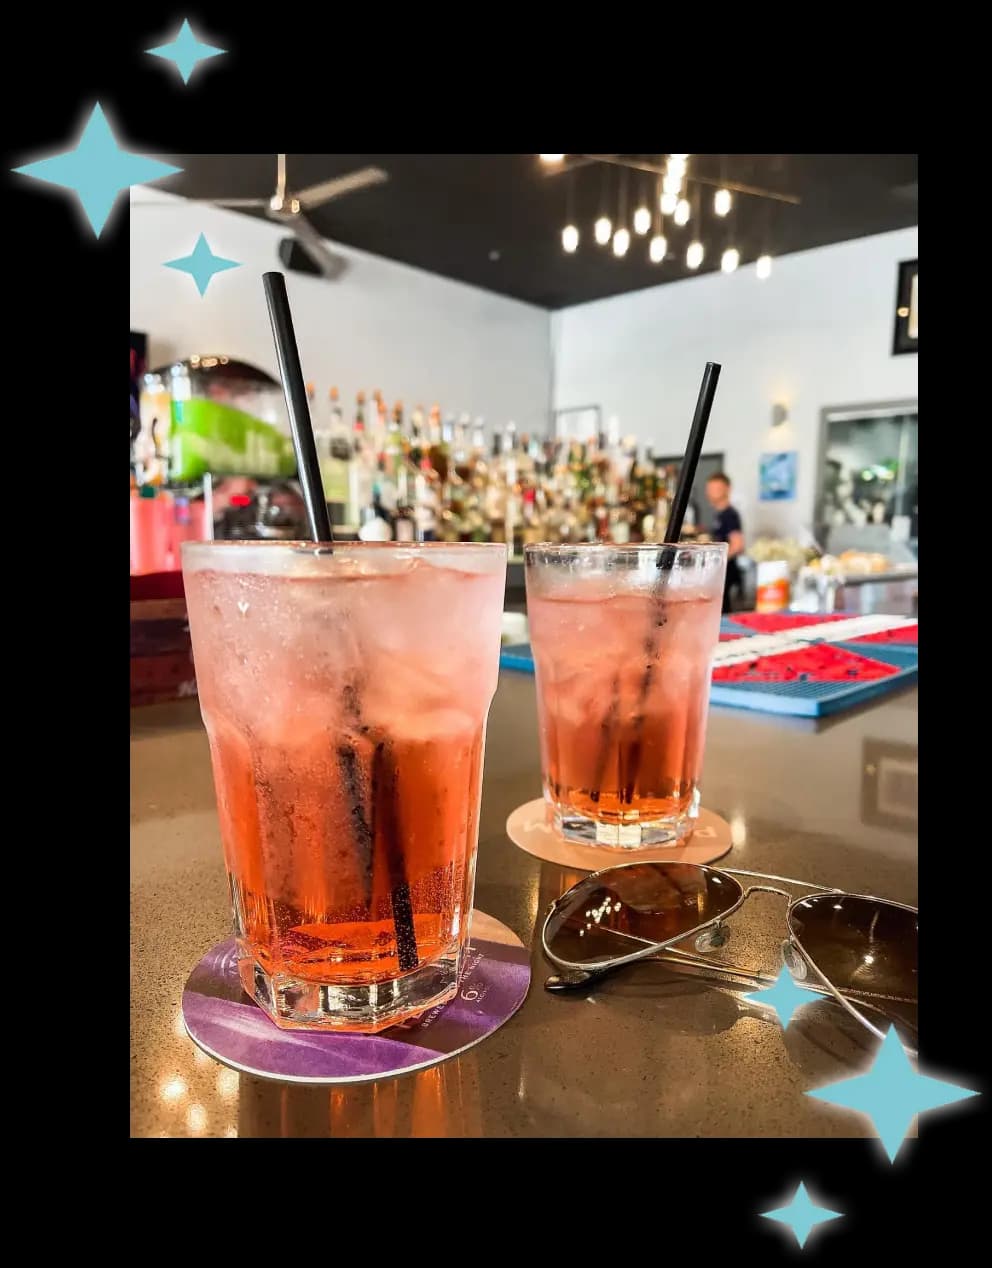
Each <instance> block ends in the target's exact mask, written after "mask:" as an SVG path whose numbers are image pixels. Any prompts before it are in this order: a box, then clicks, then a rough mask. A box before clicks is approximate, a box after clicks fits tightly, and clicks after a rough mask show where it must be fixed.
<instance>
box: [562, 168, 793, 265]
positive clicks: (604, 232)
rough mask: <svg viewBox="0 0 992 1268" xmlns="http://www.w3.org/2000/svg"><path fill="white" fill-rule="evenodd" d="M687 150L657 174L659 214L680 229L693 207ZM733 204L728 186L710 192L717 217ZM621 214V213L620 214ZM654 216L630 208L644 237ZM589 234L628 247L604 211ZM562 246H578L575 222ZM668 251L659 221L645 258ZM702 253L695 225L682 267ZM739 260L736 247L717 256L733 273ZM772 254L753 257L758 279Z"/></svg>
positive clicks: (622, 230) (658, 259)
mask: <svg viewBox="0 0 992 1268" xmlns="http://www.w3.org/2000/svg"><path fill="white" fill-rule="evenodd" d="M538 157H539V158H540V160H541V162H542V163H545V164H547V165H548V166H554V165H556V164H558V163H562V162H563V161H564V159H565V157H566V156H565V155H564V154H541V155H539V156H538ZM689 158H690V156H689V155H688V154H669V155H668V156H667V158H666V161H665V166H664V171H663V173H662V178H661V189H660V195H659V199H658V210H659V211H660V213H661V215H662V217H664V216H669V217H671V219H672V221H673V222H674V223H675V224H676V225H677V226H678V227H679V228H680V229H681V228H684V227H685V226H686V225H687V224H688V223H689V221H690V220H691V219H692V216H693V210H692V206H691V205H690V203H689V200H688V198H687V197H686V182H687V179H688V169H689ZM733 205H734V198H733V194H732V193H731V192H730V190H729V189H727V188H724V187H721V188H719V189H717V191H716V193H715V194H714V195H713V212H714V214H715V215H717V216H720V217H726V216H728V215H729V214H730V211H731V209H732V208H733ZM696 215H697V220H698V218H699V205H698V202H697V206H696ZM621 218H623V216H621ZM653 219H654V216H653V215H652V212H651V208H650V207H648V206H647V205H646V204H645V203H643V202H641V203H640V204H639V205H638V206H637V208H636V209H635V211H634V215H633V218H632V221H631V224H632V228H633V231H634V233H636V234H637V235H638V236H639V237H645V236H646V235H647V234H648V233H650V232H651V225H652V221H653ZM593 237H594V238H595V240H596V242H597V244H598V245H599V246H601V247H605V246H608V245H609V244H610V243H612V245H613V254H614V255H615V256H617V257H618V258H622V257H623V256H625V255H626V254H627V252H628V251H629V250H630V243H631V233H630V229H628V228H627V226H626V225H625V224H619V225H617V226H614V224H613V221H612V220H611V219H610V217H609V216H607V215H605V214H604V215H601V216H599V218H598V219H597V220H596V222H595V224H594V225H593ZM561 245H562V249H563V250H564V251H565V252H566V253H567V254H568V255H574V253H575V252H576V251H577V250H578V246H579V229H578V226H577V225H575V224H573V223H569V224H567V225H566V226H565V227H564V229H562V231H561ZM667 255H668V240H667V238H666V237H665V235H664V233H662V231H661V222H660V221H659V222H658V223H657V224H656V226H655V232H654V234H653V235H652V236H651V238H650V240H649V242H648V258H649V259H650V261H651V263H652V264H661V263H662V262H663V261H664V260H665V259H666V257H667ZM705 256H706V249H705V247H704V246H703V243H702V242H701V241H700V238H699V227H698V225H697V227H696V232H695V233H694V234H693V240H692V241H691V242H690V243H689V245H688V246H687V247H686V252H685V264H686V268H688V269H691V270H693V271H695V270H696V269H698V268H699V267H700V265H701V264H702V263H703V260H704V259H705ZM740 262H741V253H740V251H739V250H738V249H737V247H734V246H731V247H727V248H726V249H725V250H724V251H723V252H722V254H721V256H720V269H721V271H722V272H724V273H734V272H736V271H737V268H738V267H739V265H740ZM771 272H772V257H771V256H770V255H768V254H763V255H760V256H759V257H758V259H757V260H756V261H755V274H756V276H757V277H758V278H759V279H760V280H761V281H765V280H766V279H767V278H769V277H771Z"/></svg>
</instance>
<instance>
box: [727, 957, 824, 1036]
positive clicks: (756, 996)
mask: <svg viewBox="0 0 992 1268" xmlns="http://www.w3.org/2000/svg"><path fill="white" fill-rule="evenodd" d="M744 998H745V999H747V1000H750V1001H751V1002H752V1003H754V1004H762V1005H767V1006H768V1007H769V1008H771V1009H774V1011H775V1012H776V1013H777V1014H778V1019H779V1021H780V1022H781V1023H782V1025H783V1027H784V1026H788V1024H789V1022H790V1021H792V1014H793V1013H794V1012H795V1011H796V1009H797V1008H802V1006H803V1004H812V1003H813V1001H814V1000H815V999H816V998H817V996H815V995H811V994H810V993H809V991H803V990H800V988H799V987H798V986H797V985H796V983H795V981H794V979H793V977H792V974H791V973H790V972H789V970H788V969H786V968H783V969H782V972H781V973H780V974H779V975H778V981H777V982H776V983H775V985H774V986H771V987H765V988H763V989H762V990H760V991H749V992H748V994H747V995H745V996H744Z"/></svg>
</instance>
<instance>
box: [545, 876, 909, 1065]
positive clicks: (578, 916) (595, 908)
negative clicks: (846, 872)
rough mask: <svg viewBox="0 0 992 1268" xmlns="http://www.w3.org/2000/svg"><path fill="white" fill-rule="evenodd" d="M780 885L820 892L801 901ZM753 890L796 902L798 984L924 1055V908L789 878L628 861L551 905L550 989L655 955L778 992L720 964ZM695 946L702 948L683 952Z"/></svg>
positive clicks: (790, 916) (791, 940) (788, 925)
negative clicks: (920, 1045) (920, 977)
mask: <svg viewBox="0 0 992 1268" xmlns="http://www.w3.org/2000/svg"><path fill="white" fill-rule="evenodd" d="M738 878H743V881H742V880H741V879H738ZM774 881H778V882H780V884H785V885H794V886H797V887H800V888H802V889H805V890H809V891H813V892H810V893H807V894H805V895H804V896H803V897H800V898H796V897H795V896H794V895H793V894H791V893H789V892H788V891H787V890H785V889H781V888H780V887H779V886H778V885H775V884H772V883H770V882H774ZM753 893H770V894H778V895H780V896H781V897H783V898H786V899H787V900H788V903H789V905H788V908H787V910H786V914H785V932H786V935H787V936H786V938H785V939H784V940H783V942H782V959H783V962H784V964H785V966H786V967H787V968H788V969H789V972H790V973H791V974H792V977H793V979H794V980H795V981H796V983H797V985H798V986H801V987H804V988H805V989H807V990H810V991H813V992H817V993H819V994H820V995H822V996H826V997H828V998H832V999H833V1000H834V1001H835V1002H836V1003H838V1004H839V1005H840V1006H841V1007H842V1008H844V1009H845V1010H846V1011H847V1012H848V1013H849V1014H850V1015H851V1016H852V1017H853V1018H854V1019H855V1020H856V1021H857V1022H859V1023H860V1024H861V1025H862V1026H864V1027H866V1028H867V1029H868V1030H869V1031H871V1033H872V1034H873V1035H876V1036H877V1037H878V1038H880V1039H881V1038H883V1037H884V1033H885V1032H884V1031H883V1030H880V1029H879V1028H878V1027H877V1026H875V1025H874V1024H873V1023H872V1022H871V1021H870V1020H869V1018H868V1017H866V1016H865V1013H866V1012H870V1013H873V1014H875V1015H877V1016H879V1017H880V1018H883V1019H888V1020H889V1021H890V1022H893V1023H895V1024H896V1025H897V1026H898V1027H899V1028H900V1029H903V1030H904V1031H908V1032H909V1034H910V1035H911V1037H912V1041H913V1047H914V1049H915V1046H916V1034H917V931H918V925H917V920H918V912H917V909H916V908H915V907H907V906H905V905H904V904H903V903H896V902H891V901H889V900H888V899H884V898H873V897H871V896H870V895H866V894H849V893H846V892H845V891H844V890H840V889H829V888H827V887H826V886H823V885H813V884H810V883H809V882H807V881H797V880H791V879H790V878H789V877H785V876H769V875H765V874H763V873H761V872H745V871H740V870H737V869H731V868H727V869H723V868H714V867H704V866H703V865H702V864H697V863H624V864H620V865H618V866H616V867H607V868H604V869H603V870H602V871H599V872H593V873H592V874H591V875H590V876H587V877H585V878H584V879H583V880H581V881H579V882H578V883H577V884H576V885H573V886H572V887H571V889H569V890H566V892H565V893H564V894H562V895H561V897H560V898H557V899H555V901H554V902H553V903H552V904H551V906H550V908H549V909H548V914H547V916H546V918H545V921H544V927H543V929H542V931H541V944H542V946H543V949H544V953H545V955H546V956H547V957H548V959H549V960H550V961H551V963H552V964H553V965H555V967H556V968H557V969H558V970H559V972H558V973H557V974H555V975H554V976H552V977H549V978H548V980H547V982H546V983H545V986H546V988H547V989H548V990H549V991H555V992H560V991H568V990H575V989H579V988H588V987H590V986H592V985H594V984H595V982H596V981H597V979H599V978H601V977H603V976H605V975H606V974H608V973H613V972H614V971H616V970H617V969H619V968H622V967H623V966H624V965H627V964H633V963H636V962H637V961H638V960H647V959H658V960H663V961H664V962H665V963H668V964H670V965H672V966H673V967H679V966H681V967H683V968H684V969H685V970H686V971H688V972H690V973H695V974H699V973H700V972H701V973H702V975H703V976H709V975H711V974H712V975H714V976H719V977H729V978H732V979H734V978H736V979H740V980H742V981H744V982H748V983H757V984H759V985H767V986H772V985H774V983H775V981H776V978H775V977H771V976H769V975H767V974H765V973H757V972H754V971H753V970H751V969H748V968H744V967H741V966H738V965H733V964H727V963H725V962H724V961H723V960H716V959H714V958H713V957H712V952H714V951H716V950H718V949H719V948H721V947H723V946H725V945H726V943H727V941H728V940H729V937H730V929H729V928H728V927H727V926H726V925H725V924H724V921H725V920H726V918H727V917H728V916H730V915H732V914H733V913H734V912H735V911H737V910H738V908H739V907H741V906H742V904H743V903H744V902H745V901H746V900H747V898H748V897H749V896H750V895H751V894H753ZM689 940H691V942H689ZM687 942H689V945H691V947H692V950H689V949H687V948H686V947H684V946H677V945H676V944H679V943H687ZM708 957H709V958H708Z"/></svg>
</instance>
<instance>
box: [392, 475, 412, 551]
mask: <svg viewBox="0 0 992 1268" xmlns="http://www.w3.org/2000/svg"><path fill="white" fill-rule="evenodd" d="M393 538H394V540H395V541H398V542H415V541H416V540H417V519H416V516H415V514H414V508H413V506H412V505H411V500H410V481H409V478H408V475H407V468H406V464H405V463H403V464H402V465H401V466H400V469H399V474H398V476H397V479H396V510H395V511H394V512H393Z"/></svg>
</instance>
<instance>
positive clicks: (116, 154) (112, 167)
mask: <svg viewBox="0 0 992 1268" xmlns="http://www.w3.org/2000/svg"><path fill="white" fill-rule="evenodd" d="M182 170H183V169H182V168H181V167H173V166H172V165H171V164H169V163H160V162H159V160H158V159H152V158H145V157H144V155H142V154H132V153H131V152H130V151H129V150H122V149H121V148H120V146H119V145H118V144H117V138H116V137H115V136H114V134H113V132H111V130H110V124H109V123H108V122H107V119H106V116H105V115H104V113H103V110H102V109H101V108H100V103H99V102H97V104H96V105H95V106H94V107H93V113H92V114H91V115H90V117H89V121H88V122H87V124H86V127H85V128H84V129H83V135H82V136H81V137H80V138H79V144H78V145H77V146H76V148H75V149H74V150H67V151H66V152H65V153H64V154H54V155H52V157H51V158H46V159H39V160H38V161H37V162H36V163H26V164H25V165H24V166H23V167H15V168H14V171H15V172H20V173H21V174H22V175H23V176H33V177H34V179H35V180H39V181H47V182H48V183H49V184H51V185H64V186H65V187H66V189H72V190H75V193H76V196H77V198H78V199H79V201H80V202H81V203H82V204H83V211H85V212H86V216H87V219H88V220H89V222H90V224H91V225H92V226H93V232H94V233H95V234H96V236H97V237H99V236H100V234H101V233H102V232H103V226H104V225H105V224H106V223H107V220H108V219H109V217H110V213H111V211H112V210H113V206H114V203H115V202H116V201H117V195H118V194H119V193H121V191H122V190H125V189H128V188H129V187H130V186H131V185H145V184H147V183H148V182H150V181H157V180H161V179H162V177H163V176H171V175H172V174H173V173H174V172H181V171H182Z"/></svg>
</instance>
